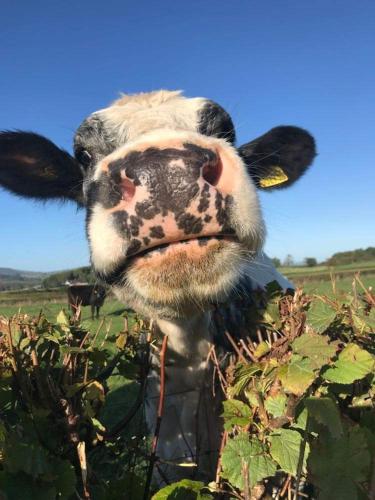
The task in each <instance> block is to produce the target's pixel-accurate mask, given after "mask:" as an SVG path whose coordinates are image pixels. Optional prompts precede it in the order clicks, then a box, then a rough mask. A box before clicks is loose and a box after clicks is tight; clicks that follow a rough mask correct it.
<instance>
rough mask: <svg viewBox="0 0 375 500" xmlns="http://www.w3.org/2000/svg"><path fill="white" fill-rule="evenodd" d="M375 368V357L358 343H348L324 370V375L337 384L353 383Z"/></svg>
mask: <svg viewBox="0 0 375 500" xmlns="http://www.w3.org/2000/svg"><path fill="white" fill-rule="evenodd" d="M374 368H375V358H374V356H373V355H372V354H370V353H369V352H367V351H365V350H364V349H361V348H360V347H359V346H358V345H357V344H348V345H347V346H346V347H345V349H343V350H342V351H341V353H340V354H339V357H338V359H337V361H336V362H335V363H334V364H333V365H332V366H331V367H330V368H327V369H326V370H325V371H324V372H323V377H324V378H325V379H326V380H328V381H329V382H336V383H337V384H351V383H353V382H354V381H355V380H360V379H362V378H363V377H365V376H366V375H368V374H369V373H372V372H373V371H374Z"/></svg>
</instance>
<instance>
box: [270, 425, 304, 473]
mask: <svg viewBox="0 0 375 500" xmlns="http://www.w3.org/2000/svg"><path fill="white" fill-rule="evenodd" d="M269 440H270V444H271V450H270V452H271V456H272V458H273V459H274V460H276V462H277V463H278V464H279V465H280V467H281V468H282V469H283V470H284V471H285V472H287V473H288V474H291V475H292V476H295V475H296V474H297V467H298V461H299V456H300V453H301V451H302V441H303V438H302V436H301V434H300V433H299V432H298V431H294V430H291V429H278V430H277V431H275V432H273V433H272V434H271V435H270V438H269ZM309 451H310V450H309V445H308V443H306V446H305V453H304V457H303V469H305V468H306V459H307V457H308V455H309Z"/></svg>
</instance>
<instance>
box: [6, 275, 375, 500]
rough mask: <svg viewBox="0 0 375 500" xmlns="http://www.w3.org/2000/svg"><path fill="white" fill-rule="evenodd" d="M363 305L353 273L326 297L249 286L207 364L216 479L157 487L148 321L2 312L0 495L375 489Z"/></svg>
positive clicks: (368, 309)
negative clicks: (218, 434) (237, 329)
mask: <svg viewBox="0 0 375 500" xmlns="http://www.w3.org/2000/svg"><path fill="white" fill-rule="evenodd" d="M374 306H375V296H374V294H373V293H372V291H371V290H365V289H362V288H361V285H360V280H359V278H357V281H356V286H354V287H353V292H352V293H350V294H338V293H336V294H334V297H333V298H328V297H326V296H319V295H316V296H307V295H305V294H304V293H303V292H302V290H297V291H296V292H295V293H293V294H292V293H290V294H288V293H286V294H285V293H282V291H281V290H280V289H279V288H278V287H277V286H276V285H275V284H274V283H273V284H270V285H269V286H268V288H267V290H266V292H265V293H259V294H254V307H253V308H250V309H249V310H248V311H247V312H246V313H245V315H246V316H247V321H246V322H245V324H246V329H245V334H244V331H243V329H242V332H241V338H236V337H235V336H234V337H233V338H231V341H232V344H233V353H232V354H231V356H230V359H229V362H227V363H226V365H218V366H217V371H220V373H219V374H218V375H220V376H219V377H218V380H220V386H221V388H222V389H221V390H222V392H223V409H222V418H223V425H224V431H223V436H222V442H221V448H220V459H219V463H218V466H217V474H216V479H215V481H213V482H211V483H210V484H204V483H202V482H199V481H191V480H188V479H185V480H183V481H180V482H179V483H174V484H171V485H169V486H167V487H165V488H163V489H161V490H160V491H158V492H155V491H152V490H150V489H149V488H148V486H147V483H148V481H147V479H148V478H147V474H148V471H150V450H151V448H150V446H149V440H148V439H147V437H146V429H145V426H144V422H143V416H142V407H143V400H144V391H145V380H146V376H147V360H148V349H149V340H150V327H149V324H148V323H147V322H144V321H142V320H140V319H137V318H132V319H131V320H128V318H125V320H124V330H123V331H122V332H119V333H118V334H117V335H113V334H112V333H111V332H110V331H109V330H108V331H106V332H103V331H101V330H100V329H99V330H98V331H97V332H87V331H85V330H84V329H83V328H82V327H81V326H80V325H79V321H77V319H76V318H68V317H67V316H66V315H65V314H64V312H61V313H60V314H59V316H58V317H57V320H56V322H55V323H51V322H48V321H47V320H46V318H45V317H44V316H43V314H42V313H41V314H40V315H39V316H38V317H37V318H29V317H27V316H25V315H22V314H19V315H16V316H14V317H12V318H1V320H0V418H1V421H0V498H2V497H3V498H4V499H6V500H15V499H17V500H19V499H20V500H23V499H27V500H34V499H38V500H44V499H45V500H52V499H53V500H55V499H57V498H58V499H67V500H70V499H73V498H86V499H89V498H91V499H93V500H96V499H98V500H101V499H108V500H112V499H117V498H125V499H127V498H129V499H131V500H138V499H144V498H149V497H151V496H152V495H153V499H154V500H162V499H170V500H172V499H173V500H178V499H182V500H185V499H205V500H207V499H210V498H238V499H244V500H249V499H254V500H255V499H266V498H311V499H313V498H319V499H323V500H324V499H332V498H337V499H340V500H356V499H365V498H373V497H374V495H375V472H374V465H375V458H374V457H375V418H374V417H375V414H374V399H375V398H374V393H375V377H374V366H375V361H374V360H375V343H374V331H375V307H374ZM218 313H219V312H218ZM228 335H229V334H228ZM154 458H155V457H154ZM156 460H157V457H156ZM371 495H372V496H371Z"/></svg>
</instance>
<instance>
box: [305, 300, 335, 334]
mask: <svg viewBox="0 0 375 500" xmlns="http://www.w3.org/2000/svg"><path fill="white" fill-rule="evenodd" d="M336 314H337V313H336V310H335V309H333V307H331V306H330V305H328V304H327V303H326V302H323V300H321V299H320V298H319V297H317V298H316V299H315V300H314V301H313V302H312V303H311V304H310V308H309V310H308V311H307V313H306V321H307V323H308V324H309V325H311V326H312V328H313V329H314V330H315V331H316V332H318V333H323V332H324V331H325V330H327V328H328V327H329V325H330V324H331V323H332V322H333V320H334V319H335V317H336Z"/></svg>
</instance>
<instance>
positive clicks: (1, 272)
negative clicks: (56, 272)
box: [0, 267, 51, 290]
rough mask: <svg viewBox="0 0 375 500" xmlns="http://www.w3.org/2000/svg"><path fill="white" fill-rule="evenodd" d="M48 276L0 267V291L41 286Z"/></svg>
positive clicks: (46, 274)
mask: <svg viewBox="0 0 375 500" xmlns="http://www.w3.org/2000/svg"><path fill="white" fill-rule="evenodd" d="M50 274H51V273H40V272H35V271H21V270H19V269H11V268H9V267H0V290H19V289H22V288H33V287H35V286H41V285H42V281H43V280H44V279H46V278H47V277H48V276H49V275H50Z"/></svg>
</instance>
